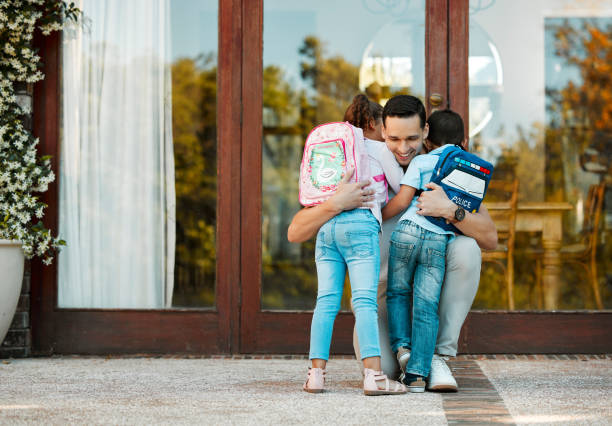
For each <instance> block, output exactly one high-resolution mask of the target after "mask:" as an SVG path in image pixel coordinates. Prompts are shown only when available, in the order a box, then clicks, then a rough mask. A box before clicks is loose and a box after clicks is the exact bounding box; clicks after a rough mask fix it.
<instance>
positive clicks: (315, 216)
mask: <svg viewBox="0 0 612 426" xmlns="http://www.w3.org/2000/svg"><path fill="white" fill-rule="evenodd" d="M351 176H353V170H349V171H348V172H347V173H346V174H345V176H344V178H343V179H342V182H341V183H340V185H338V189H337V190H336V193H335V194H334V195H332V196H331V198H329V199H328V200H327V201H325V202H324V203H321V204H318V205H316V206H314V207H307V208H303V209H302V210H300V211H299V212H297V213H296V215H295V216H293V220H292V221H291V224H290V225H289V229H287V239H288V240H289V242H292V243H302V242H304V241H306V240H308V239H310V238H312V237H314V236H315V235H316V233H317V232H318V231H319V228H320V227H321V226H323V224H324V223H325V222H327V221H328V220H330V219H331V218H332V217H334V216H336V215H337V214H339V213H340V212H342V211H343V210H351V209H355V208H357V207H363V206H367V205H368V202H370V201H372V199H373V197H372V194H373V193H374V190H372V189H369V188H367V186H368V185H369V184H370V182H369V181H363V182H357V183H348V181H349V179H350V178H351Z"/></svg>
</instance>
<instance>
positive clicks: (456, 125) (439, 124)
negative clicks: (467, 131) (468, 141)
mask: <svg viewBox="0 0 612 426" xmlns="http://www.w3.org/2000/svg"><path fill="white" fill-rule="evenodd" d="M427 124H429V135H428V136H427V140H429V142H431V143H432V144H433V145H435V146H442V145H444V144H447V143H448V144H453V145H458V146H461V143H462V142H463V138H464V134H463V132H464V128H463V119H462V118H461V116H460V115H459V114H457V113H456V112H455V111H452V110H450V109H445V110H441V111H435V112H434V113H433V114H431V115H430V116H429V118H428V119H427Z"/></svg>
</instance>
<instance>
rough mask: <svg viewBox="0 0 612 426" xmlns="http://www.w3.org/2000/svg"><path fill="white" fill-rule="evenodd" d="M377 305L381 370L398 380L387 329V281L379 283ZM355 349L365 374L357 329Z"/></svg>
mask: <svg viewBox="0 0 612 426" xmlns="http://www.w3.org/2000/svg"><path fill="white" fill-rule="evenodd" d="M381 265H382V263H381ZM385 267H386V265H385ZM377 303H378V342H379V344H380V369H381V370H382V371H383V373H385V374H386V375H387V376H389V377H392V378H396V377H398V375H399V369H398V365H397V358H396V357H395V354H394V353H393V351H392V350H391V345H390V343H389V328H388V327H387V282H386V281H379V282H378V297H377ZM351 306H352V304H351ZM353 312H355V310H354V309H353ZM353 347H354V349H355V358H356V359H357V360H358V363H359V367H360V368H361V370H362V372H363V363H362V362H361V351H360V349H359V338H358V337H357V327H354V328H353Z"/></svg>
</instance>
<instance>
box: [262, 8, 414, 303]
mask: <svg viewBox="0 0 612 426" xmlns="http://www.w3.org/2000/svg"><path fill="white" fill-rule="evenodd" d="M340 16H341V17H342V19H339V18H338V17H340ZM424 23H425V12H424V1H422V0H418V1H414V0H397V1H393V2H382V1H378V0H362V1H361V2H355V1H349V0H343V1H336V2H328V1H320V0H317V1H311V2H308V3H307V4H305V3H301V4H296V3H295V2H285V1H281V0H266V1H265V2H264V34H263V40H264V49H263V62H264V63H263V66H264V70H263V79H264V81H263V127H264V129H263V158H262V164H263V185H262V187H263V201H262V203H263V214H262V216H263V217H262V255H263V260H262V262H263V265H262V267H263V268H262V269H263V277H262V280H263V294H262V307H263V308H264V309H312V308H313V307H314V304H315V298H316V290H317V284H316V270H315V264H314V240H312V241H308V242H306V243H304V244H299V245H298V244H290V243H289V242H288V241H287V227H288V225H289V223H290V221H291V219H292V217H293V215H294V214H295V213H296V212H297V211H298V210H299V209H300V205H299V203H298V177H299V164H300V161H301V158H302V151H303V147H304V141H305V139H306V136H307V135H308V133H309V132H310V130H311V129H312V128H313V127H314V126H315V125H317V124H320V123H324V122H329V121H339V120H342V118H343V116H344V111H345V109H346V107H347V106H348V105H349V103H350V101H351V100H352V98H353V96H355V94H357V93H358V92H359V91H360V90H361V91H365V92H366V93H368V94H369V95H370V97H372V98H373V99H376V100H378V101H379V102H384V101H385V100H386V99H388V98H389V97H391V96H393V95H395V94H398V93H410V94H414V95H417V96H420V97H423V95H424V92H425V90H424V88H425V77H424V76H425V60H424V46H425V39H424V36H425V35H424V34H425V31H424ZM349 300H350V295H349V294H348V291H347V292H345V294H344V298H343V308H344V309H347V308H348V301H349Z"/></svg>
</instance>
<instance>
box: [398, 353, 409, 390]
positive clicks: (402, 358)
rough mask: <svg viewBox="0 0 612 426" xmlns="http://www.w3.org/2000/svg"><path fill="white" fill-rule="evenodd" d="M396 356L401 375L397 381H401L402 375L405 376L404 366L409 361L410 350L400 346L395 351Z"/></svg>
mask: <svg viewBox="0 0 612 426" xmlns="http://www.w3.org/2000/svg"><path fill="white" fill-rule="evenodd" d="M396 356H397V363H398V364H399V367H400V370H401V374H400V378H399V380H400V381H401V380H403V379H404V375H405V374H406V364H408V361H409V360H410V349H408V348H405V347H403V346H401V347H400V348H399V349H398V350H397V354H396Z"/></svg>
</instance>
